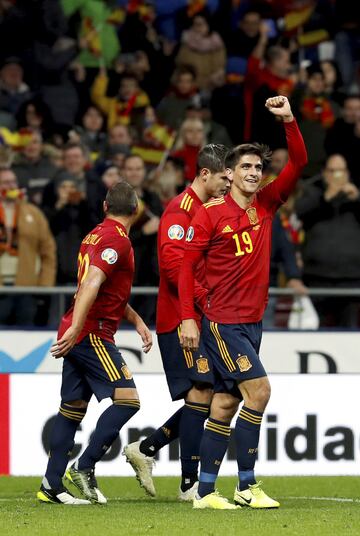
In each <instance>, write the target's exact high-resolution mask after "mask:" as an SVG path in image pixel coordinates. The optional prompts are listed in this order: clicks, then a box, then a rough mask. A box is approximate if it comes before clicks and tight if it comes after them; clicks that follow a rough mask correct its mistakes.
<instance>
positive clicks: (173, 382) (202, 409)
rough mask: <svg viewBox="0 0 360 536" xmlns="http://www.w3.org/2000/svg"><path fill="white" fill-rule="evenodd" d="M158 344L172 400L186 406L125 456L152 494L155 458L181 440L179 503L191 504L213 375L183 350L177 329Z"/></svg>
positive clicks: (198, 358) (129, 448)
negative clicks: (179, 401)
mask: <svg viewBox="0 0 360 536" xmlns="http://www.w3.org/2000/svg"><path fill="white" fill-rule="evenodd" d="M158 342H159V348H160V353H161V357H162V360H163V365H164V371H165V374H166V379H167V383H168V386H169V391H170V394H171V398H172V400H174V401H175V400H181V399H185V404H184V406H182V407H181V408H180V409H178V410H177V411H176V412H175V413H174V414H173V415H172V416H171V417H170V419H168V420H167V421H166V422H165V423H164V424H163V425H162V426H161V427H160V428H158V429H157V430H156V431H155V432H154V433H153V434H151V435H150V436H149V437H147V438H146V439H143V440H142V441H136V442H135V443H131V444H130V445H127V446H126V447H125V448H124V454H125V456H126V458H127V461H128V462H129V463H130V464H131V465H132V467H133V469H134V471H135V473H136V476H137V478H138V480H139V482H140V484H141V485H142V486H143V487H144V489H145V490H146V491H147V493H149V489H148V485H149V483H150V481H151V472H152V464H151V460H152V458H153V457H154V456H155V454H156V453H157V452H158V451H159V450H160V449H161V448H163V447H164V446H165V445H167V444H169V443H170V442H171V441H173V440H174V439H176V438H178V437H179V436H180V447H181V459H182V481H181V485H180V490H179V499H181V500H192V497H193V495H194V493H195V492H196V486H195V483H196V482H197V469H198V463H199V448H200V441H201V435H202V433H203V430H204V422H205V420H206V418H207V415H208V411H209V403H210V399H211V394H212V393H211V391H210V389H209V387H210V386H211V383H212V381H213V377H212V371H211V370H210V367H209V363H208V360H207V359H206V358H204V357H203V356H200V354H199V355H198V354H192V353H191V352H185V351H184V350H183V349H182V348H181V346H180V342H179V333H178V329H176V330H174V331H173V332H171V333H163V334H159V335H158ZM180 430H181V431H180ZM194 486H195V487H194ZM192 488H193V489H192ZM191 489H192V491H189V490H191ZM151 494H152V493H151Z"/></svg>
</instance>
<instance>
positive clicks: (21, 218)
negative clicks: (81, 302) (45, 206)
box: [0, 168, 56, 325]
mask: <svg viewBox="0 0 360 536" xmlns="http://www.w3.org/2000/svg"><path fill="white" fill-rule="evenodd" d="M0 192H1V199H0V279H1V284H3V285H8V286H13V285H16V286H52V285H54V283H55V273H56V258H55V257H56V255H55V242H54V239H53V237H52V235H51V232H50V229H49V226H48V223H47V221H46V218H45V217H44V215H43V214H42V212H41V211H40V210H39V209H38V208H37V207H36V206H35V205H33V204H31V203H28V202H26V201H25V200H24V198H23V196H22V192H21V190H20V189H19V186H18V182H17V179H16V175H15V173H14V172H13V171H11V170H10V169H4V168H3V169H0ZM0 303H1V305H0V323H1V324H16V325H30V324H32V322H33V320H34V317H35V312H36V302H35V299H34V297H33V296H31V295H29V294H23V295H16V296H15V295H14V296H11V295H9V296H6V295H1V296H0Z"/></svg>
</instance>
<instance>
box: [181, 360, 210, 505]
mask: <svg viewBox="0 0 360 536" xmlns="http://www.w3.org/2000/svg"><path fill="white" fill-rule="evenodd" d="M195 358H196V356H195ZM201 359H204V358H201ZM195 361H196V359H195ZM195 375H196V371H192V372H190V376H191V377H192V378H193V380H194V382H195V383H194V385H193V386H192V388H191V389H190V390H189V391H188V392H187V394H186V396H185V404H184V406H183V411H182V414H181V418H180V426H179V439H180V461H181V483H180V488H179V495H178V498H179V499H180V500H182V501H192V500H193V499H194V497H195V495H196V492H197V489H198V468H199V461H200V444H201V439H202V436H203V433H204V424H205V421H206V419H207V418H208V415H209V408H210V402H211V399H212V395H213V390H212V385H210V384H208V383H203V382H200V381H199V378H197V381H196V378H195V377H194V376H195Z"/></svg>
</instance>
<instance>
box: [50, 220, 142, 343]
mask: <svg viewBox="0 0 360 536" xmlns="http://www.w3.org/2000/svg"><path fill="white" fill-rule="evenodd" d="M91 265H92V266H97V267H98V268H100V269H101V270H102V271H103V272H104V273H105V275H106V281H104V283H103V284H102V285H101V287H100V289H99V293H98V295H97V297H96V300H95V302H94V303H93V305H92V307H91V308H90V311H89V312H88V315H87V317H86V320H85V324H84V327H83V329H82V331H81V333H80V335H79V337H78V339H77V341H76V342H77V343H78V342H80V341H81V340H82V339H83V338H84V337H85V336H86V335H87V334H88V333H94V334H95V335H98V336H99V337H101V338H102V339H105V340H107V341H111V342H113V341H114V333H115V331H116V330H117V328H118V326H119V323H120V321H121V319H122V317H123V315H124V310H125V307H126V305H127V303H128V300H129V297H130V291H131V284H132V280H133V276H134V252H133V249H132V246H131V242H130V240H129V238H128V235H127V232H126V229H125V227H124V226H123V225H122V224H121V223H119V222H117V221H116V220H112V219H111V218H105V220H104V221H103V222H102V223H100V224H99V225H97V226H96V227H95V229H93V230H92V231H91V232H90V233H89V234H88V235H86V236H85V238H84V240H83V241H82V243H81V246H80V251H79V256H78V287H79V286H80V285H81V283H82V281H83V280H84V278H85V277H86V274H87V271H88V269H89V266H91ZM75 300H76V294H75V297H74V300H73V303H72V304H71V307H70V309H68V311H66V313H65V315H64V316H63V318H62V320H61V323H60V327H59V332H58V338H59V339H60V338H61V337H62V335H63V334H64V333H65V331H66V330H67V329H68V328H69V327H70V325H71V322H72V315H73V310H74V305H75Z"/></svg>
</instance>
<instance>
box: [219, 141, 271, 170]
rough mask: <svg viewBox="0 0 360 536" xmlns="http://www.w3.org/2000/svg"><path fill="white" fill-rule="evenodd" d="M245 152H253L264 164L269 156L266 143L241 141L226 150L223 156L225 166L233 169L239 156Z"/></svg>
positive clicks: (269, 152)
mask: <svg viewBox="0 0 360 536" xmlns="http://www.w3.org/2000/svg"><path fill="white" fill-rule="evenodd" d="M245 154H254V155H256V156H258V157H259V158H260V160H261V162H262V163H263V165H266V164H267V163H268V162H269V161H270V158H271V151H270V149H269V147H268V146H267V145H263V144H261V143H242V144H241V145H237V147H234V148H233V149H231V151H229V152H228V154H227V156H226V158H225V167H227V168H230V169H235V167H236V165H237V164H238V163H239V160H240V158H241V157H242V156H244V155H245Z"/></svg>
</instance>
